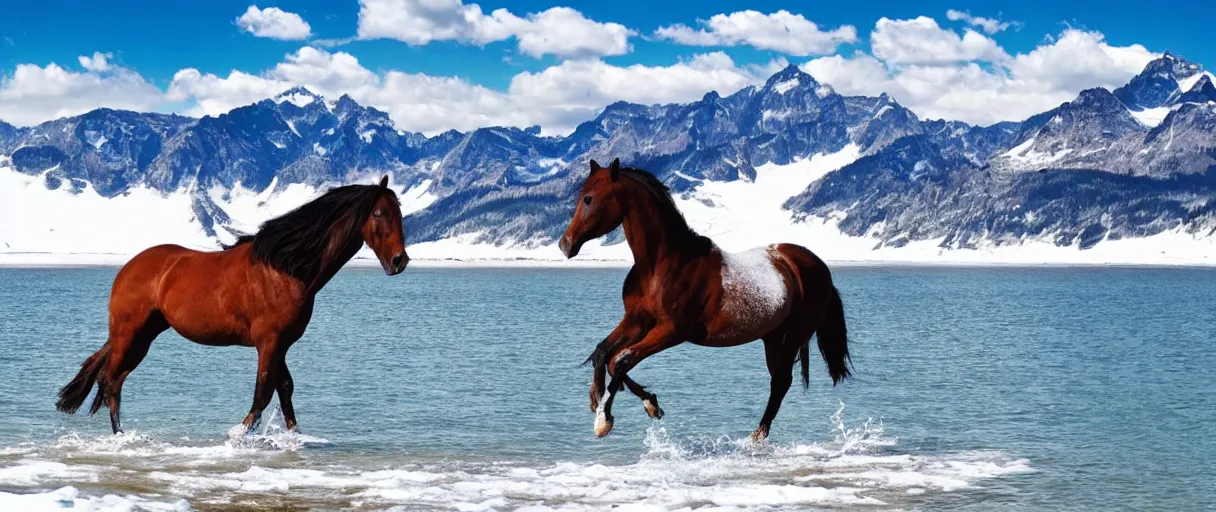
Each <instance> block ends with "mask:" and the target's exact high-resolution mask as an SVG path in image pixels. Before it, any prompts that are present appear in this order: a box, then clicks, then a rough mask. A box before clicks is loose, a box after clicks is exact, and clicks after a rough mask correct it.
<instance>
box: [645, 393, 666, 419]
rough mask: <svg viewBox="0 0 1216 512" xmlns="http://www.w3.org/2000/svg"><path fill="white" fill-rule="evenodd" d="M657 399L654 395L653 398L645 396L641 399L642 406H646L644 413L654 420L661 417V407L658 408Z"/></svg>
mask: <svg viewBox="0 0 1216 512" xmlns="http://www.w3.org/2000/svg"><path fill="white" fill-rule="evenodd" d="M658 402H659V399H658V397H655V398H654V399H653V400H651V399H649V398H647V399H645V400H642V407H645V408H646V415H647V416H650V417H651V418H654V419H656V420H661V419H663V409H661V408H659V403H658Z"/></svg>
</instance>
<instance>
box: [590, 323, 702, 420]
mask: <svg viewBox="0 0 1216 512" xmlns="http://www.w3.org/2000/svg"><path fill="white" fill-rule="evenodd" d="M682 341H684V340H682V339H681V338H680V336H679V335H678V334H677V333H676V329H675V326H673V325H671V324H667V323H663V324H659V325H656V326H655V327H654V328H653V329H651V330H650V332H648V333H646V336H645V337H644V338H642V340H641V341H639V342H637V343H633V344H630V345H628V346H625V347H624V348H621V349H620V350H618V351H617V352H616V354H615V355H614V356H613V357H612V360H611V361H610V362H609V363H608V373H609V374H611V375H612V381H611V382H609V383H608V392H607V393H606V394H605V395H604V398H603V399H601V400H600V404H599V407H598V408H597V410H596V414H595V435H597V436H599V437H604V436H606V435H608V433H609V432H611V431H612V399H613V397H615V396H616V393H617V392H618V391H620V390H621V386H622V385H624V383H625V376H626V375H627V374H628V373H629V370H632V369H633V367H634V366H637V365H638V363H640V362H642V360H644V359H646V358H647V357H650V356H652V355H654V354H657V353H659V352H661V351H663V350H666V349H668V348H671V347H674V346H676V345H678V344H680V343H681V342H682Z"/></svg>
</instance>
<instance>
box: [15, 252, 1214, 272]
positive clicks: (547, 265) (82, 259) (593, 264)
mask: <svg viewBox="0 0 1216 512" xmlns="http://www.w3.org/2000/svg"><path fill="white" fill-rule="evenodd" d="M130 258H131V256H129V255H120V254H93V253H79V254H16V253H3V252H0V268H2V269H20V268H96V267H121V266H123V265H125V264H126V263H127V261H129V260H130ZM824 261H825V262H826V263H827V264H828V265H829V266H831V267H834V268H1204V269H1206V268H1216V260H1196V261H1190V260H1153V261H1147V262H1131V261H1003V260H995V261H977V260H970V259H966V260H964V259H942V260H937V261H927V260H912V259H909V260H900V259H891V260H878V259H869V260H857V259H839V260H834V259H827V258H825V259H824ZM631 265H632V262H631V261H629V260H626V259H580V258H576V259H573V260H564V259H548V258H523V257H501V258H414V259H412V260H410V264H409V268H537V269H556V270H560V269H596V268H604V269H625V268H629V267H630V266H631ZM344 268H348V269H349V268H354V269H371V270H378V269H380V263H379V262H378V261H376V260H374V259H370V258H356V259H353V260H351V261H350V262H349V263H347V264H346V266H345V267H344Z"/></svg>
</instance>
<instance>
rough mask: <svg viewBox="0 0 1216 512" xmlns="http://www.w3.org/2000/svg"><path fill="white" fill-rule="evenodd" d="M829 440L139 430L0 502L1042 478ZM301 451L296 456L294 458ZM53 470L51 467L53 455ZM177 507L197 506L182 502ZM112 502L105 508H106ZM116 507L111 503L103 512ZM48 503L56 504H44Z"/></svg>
mask: <svg viewBox="0 0 1216 512" xmlns="http://www.w3.org/2000/svg"><path fill="white" fill-rule="evenodd" d="M833 421H834V422H835V425H836V432H835V434H834V436H833V438H832V439H831V440H830V441H827V442H822V443H792V444H772V443H764V442H761V443H755V442H752V441H751V440H750V439H749V438H732V437H729V436H719V437H703V436H679V435H675V434H673V433H671V432H670V431H668V430H667V429H666V428H665V427H662V426H654V427H651V428H650V429H648V430H647V433H646V437H645V439H644V441H643V443H644V447H645V451H644V452H643V453H642V454H641V455H640V456H639V458H638V459H637V461H636V462H633V463H630V464H623V465H605V464H600V463H585V462H554V463H548V464H542V465H525V464H518V463H513V462H512V463H508V462H489V463H487V462H480V463H475V462H469V461H435V460H426V461H419V462H406V461H399V460H394V461H391V463H388V464H386V462H385V459H375V458H370V457H368V458H363V459H360V458H359V457H358V456H354V455H351V456H342V457H337V456H334V455H332V454H330V453H324V454H322V455H318V456H309V457H302V455H304V454H308V453H309V448H308V447H309V446H310V445H312V444H325V443H326V441H325V440H322V439H317V438H306V437H303V436H297V435H296V434H293V433H287V432H280V431H276V430H274V429H273V428H271V429H269V430H267V429H263V430H261V431H260V432H257V433H256V434H254V435H251V436H247V437H243V438H240V439H237V440H226V441H224V442H222V443H218V444H216V443H211V444H206V443H203V444H196V443H192V442H190V441H189V440H178V441H175V442H165V441H158V440H154V439H152V438H150V437H149V436H146V435H141V434H137V433H130V434H123V435H120V436H104V437H100V438H86V437H82V436H79V435H77V434H69V435H66V436H63V437H60V438H59V439H58V440H57V441H56V442H55V443H53V444H51V445H49V446H44V447H39V448H38V449H35V450H33V451H18V452H14V453H13V454H11V455H9V456H8V458H13V459H15V460H13V461H12V462H3V461H4V460H5V459H4V458H0V464H2V466H0V482H3V483H4V484H5V487H8V488H14V487H16V488H30V489H29V490H40V491H42V492H38V493H27V494H22V495H16V494H0V509H6V510H41V509H44V508H46V509H50V508H54V509H58V508H61V507H62V506H63V504H69V503H70V504H75V505H76V506H79V507H84V509H85V510H89V509H95V508H109V507H110V506H111V505H114V506H118V505H121V506H120V507H118V508H126V509H135V510H140V509H146V510H180V509H182V508H181V507H183V506H185V507H186V508H189V506H190V504H193V505H195V506H199V505H204V504H225V505H234V506H251V505H257V506H297V507H298V506H305V507H321V508H349V507H358V508H363V507H369V508H386V507H394V506H402V507H406V508H412V507H419V508H453V507H454V508H458V509H460V510H498V509H520V508H529V509H531V510H566V509H570V510H574V509H578V510H583V509H606V508H612V507H616V506H620V505H631V506H634V507H642V508H650V509H659V510H671V509H689V508H692V509H696V508H702V507H726V508H730V509H740V510H750V509H768V508H774V507H776V508H787V507H819V506H852V505H867V506H878V507H883V506H899V505H900V504H901V503H902V502H904V501H906V500H907V499H908V497H909V496H912V497H921V496H922V495H925V494H929V495H932V494H934V493H950V492H955V491H959V490H962V489H969V488H974V487H977V486H980V485H981V483H982V482H983V481H985V480H990V479H994V478H999V477H1003V476H1006V475H1012V474H1017V473H1025V472H1030V471H1033V470H1032V469H1031V467H1030V465H1029V463H1028V461H1026V460H1022V459H1015V458H1012V457H1010V456H1008V455H1006V454H1004V453H1001V452H996V451H969V452H962V453H954V454H944V455H913V454H908V453H900V452H898V451H897V449H896V447H897V440H896V439H894V438H892V437H889V436H887V435H886V433H885V432H884V428H883V425H882V424H881V423H875V422H872V421H869V420H865V421H863V422H861V423H859V424H857V425H855V426H853V427H849V426H847V425H846V424H845V421H844V419H843V404H842V405H841V409H840V410H839V411H837V413H836V414H835V415H833ZM297 452H299V453H297ZM52 457H53V458H54V460H46V459H47V458H52ZM82 483H85V484H87V488H88V489H93V488H98V487H102V488H109V487H110V486H111V485H114V486H121V487H122V488H127V489H141V490H147V491H149V492H141V493H138V495H131V496H118V495H114V494H109V495H104V496H92V495H84V494H82V491H79V490H77V487H76V486H80V485H81V484H82ZM178 497H180V498H184V499H186V500H188V502H182V501H180V499H178ZM106 500H109V501H106ZM106 503H108V504H109V505H105V506H103V505H104V504H106ZM43 505H46V506H45V507H44V506H43Z"/></svg>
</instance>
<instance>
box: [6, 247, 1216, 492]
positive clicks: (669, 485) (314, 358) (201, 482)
mask: <svg viewBox="0 0 1216 512" xmlns="http://www.w3.org/2000/svg"><path fill="white" fill-rule="evenodd" d="M116 271H117V269H115V268H83V269H82V268H75V269H0V343H2V347H3V348H2V351H0V510H38V509H54V508H59V507H66V506H76V507H80V508H84V509H105V508H114V509H136V510H145V509H146V510H177V509H201V510H211V509H222V510H230V509H241V508H246V507H247V508H267V507H276V508H287V509H349V508H361V509H384V508H393V507H398V508H401V509H409V510H418V509H449V510H503V509H519V508H533V509H538V510H542V509H588V508H593V509H604V508H610V507H613V506H616V505H634V506H638V507H639V508H653V509H700V508H713V507H726V508H742V509H781V510H785V509H819V508H861V509H865V510H887V509H900V510H918V509H923V510H943V509H947V510H1122V509H1127V510H1200V509H1212V507H1213V506H1214V505H1213V504H1212V498H1213V496H1216V436H1214V434H1216V271H1214V270H1204V269H1114V268H1104V269H1084V268H1034V269H1030V268H857V267H844V268H838V269H836V270H835V276H836V281H837V286H838V287H839V288H840V290H841V294H842V295H843V297H844V304H845V310H846V314H847V317H848V320H849V329H850V331H851V334H852V345H851V350H852V352H853V355H854V358H853V361H854V364H855V366H856V378H855V379H853V380H851V381H848V382H847V383H846V384H844V385H842V386H840V387H837V388H832V387H831V381H830V379H829V378H828V376H827V372H826V371H825V370H824V369H823V367H822V363H820V362H819V361H816V362H815V364H813V365H812V369H813V373H812V379H811V387H810V389H809V390H808V391H805V392H804V391H802V390H801V389H800V388H798V387H796V388H795V389H793V390H791V392H790V394H789V395H788V396H787V397H786V399H785V402H784V406H783V407H782V409H781V414H780V415H779V416H778V417H777V420H776V422H775V423H774V425H773V434H772V437H771V438H770V441H769V442H768V443H767V444H754V443H752V442H750V441H749V440H748V437H747V436H748V434H749V433H750V432H751V431H752V430H753V429H754V428H755V426H756V423H757V422H758V421H759V418H760V415H761V413H762V412H763V409H764V406H765V403H766V400H767V396H768V374H767V371H766V370H765V365H764V358H763V347H762V346H761V344H759V343H754V344H749V345H746V346H742V347H737V348H732V349H709V348H702V347H696V346H692V345H682V346H680V347H677V348H675V349H672V350H669V351H667V352H664V353H661V354H659V355H657V356H655V357H653V358H651V359H649V360H647V361H646V362H644V363H643V364H642V365H641V366H640V367H639V368H638V369H636V370H635V371H634V372H633V373H632V374H631V375H632V376H634V377H635V378H636V380H638V381H639V382H641V383H643V384H645V385H647V386H648V387H649V388H650V389H651V390H653V391H654V392H656V393H657V394H658V395H659V397H660V403H661V404H662V406H663V408H664V409H665V410H666V413H667V416H666V418H665V419H663V420H661V421H653V420H650V419H648V418H647V417H646V415H645V413H644V412H643V410H642V407H641V404H640V402H639V401H638V400H637V399H636V398H634V397H633V396H632V395H630V394H627V393H626V394H623V395H621V396H620V397H619V399H618V400H617V402H616V407H615V413H616V414H615V416H616V428H615V430H613V432H612V434H611V435H609V436H608V437H607V438H604V439H597V438H596V437H595V436H594V435H593V433H592V422H593V419H594V418H593V415H592V413H591V412H590V410H589V409H588V405H587V386H588V383H589V380H590V374H591V370H590V368H587V367H581V366H580V363H581V362H582V361H583V359H584V358H585V357H586V356H587V354H589V353H590V351H591V349H592V348H593V347H594V345H595V344H596V343H597V342H598V341H599V340H600V339H602V338H603V336H604V335H605V334H606V333H607V332H608V331H610V330H611V329H612V327H613V326H614V325H615V324H616V322H617V320H618V319H619V317H620V314H621V303H620V295H619V293H620V287H621V282H622V280H623V278H624V276H625V270H624V269H581V270H574V269H569V270H565V269H563V270H555V269H474V268H445V269H439V268H431V269H428V268H410V269H409V270H407V271H406V272H405V273H404V274H402V275H400V276H397V277H393V278H389V277H385V276H384V275H383V273H381V272H379V271H378V270H370V269H368V270H364V269H347V270H344V271H343V272H341V273H340V274H339V275H338V277H337V279H335V280H334V282H333V283H332V284H330V286H329V287H328V288H326V289H325V290H324V291H323V292H322V293H321V295H320V296H319V297H318V300H317V308H316V313H315V316H314V319H313V322H312V325H311V327H310V329H309V331H308V333H307V334H306V335H305V336H304V339H302V340H301V341H300V342H299V343H297V344H296V345H295V347H293V348H292V351H291V352H290V354H289V355H288V363H289V365H290V367H291V370H292V374H293V376H294V378H295V384H296V391H295V400H294V401H295V405H296V410H297V415H298V417H299V420H300V426H301V434H299V435H293V434H286V433H283V432H281V426H282V423H281V421H276V420H275V419H274V418H272V417H269V416H268V418H267V419H268V421H266V422H265V427H264V428H263V429H262V430H261V431H259V432H258V433H256V435H251V436H249V437H247V438H245V439H241V440H237V441H231V440H228V439H227V435H226V432H227V430H228V429H229V427H231V426H232V425H234V424H236V423H237V422H239V421H240V420H241V419H242V418H243V417H244V415H245V413H246V412H247V411H248V408H249V404H250V401H251V400H252V391H253V380H254V368H255V357H254V352H253V351H252V350H251V349H246V348H239V347H234V348H213V347H204V346H201V345H196V344H193V343H190V342H187V341H185V340H183V339H182V338H180V337H178V336H176V335H175V334H172V333H171V332H169V333H166V334H164V335H162V336H161V337H160V338H159V339H157V340H156V342H155V343H154V344H153V346H152V349H151V352H150V353H149V355H148V357H147V358H146V359H145V360H144V362H143V364H142V365H141V366H140V367H139V369H138V370H136V371H135V372H134V373H133V374H132V376H131V377H130V378H129V379H128V381H127V385H126V387H125V388H124V393H123V398H124V402H123V413H124V414H123V419H124V427H126V429H127V431H128V432H127V433H126V434H123V435H121V436H111V435H109V422H108V419H107V418H106V416H105V413H104V410H103V412H102V413H101V414H98V415H97V416H93V417H89V416H86V415H84V414H79V415H75V416H68V415H64V414H61V413H58V412H56V411H55V408H54V402H55V393H56V391H57V390H58V388H59V387H60V386H61V385H63V384H64V383H66V382H67V381H68V380H69V379H70V378H71V377H72V376H73V375H74V374H75V373H76V371H77V369H78V368H79V364H80V363H81V361H82V360H83V359H84V358H85V357H87V356H88V355H89V354H91V353H92V352H93V351H94V350H96V349H97V348H99V347H100V346H101V344H102V342H104V341H105V337H106V335H105V333H106V302H107V300H108V293H109V286H110V283H111V281H112V279H113V276H114V274H115V272H116ZM272 407H273V406H272Z"/></svg>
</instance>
